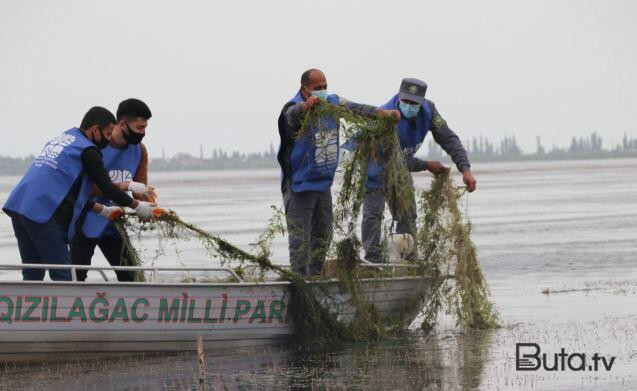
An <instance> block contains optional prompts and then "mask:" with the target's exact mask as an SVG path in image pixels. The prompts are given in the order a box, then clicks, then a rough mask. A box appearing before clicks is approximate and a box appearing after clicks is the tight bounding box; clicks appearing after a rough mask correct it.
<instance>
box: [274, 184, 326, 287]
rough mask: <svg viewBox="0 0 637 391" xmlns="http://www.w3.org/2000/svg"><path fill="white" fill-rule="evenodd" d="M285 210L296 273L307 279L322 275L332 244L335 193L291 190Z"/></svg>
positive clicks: (286, 200)
mask: <svg viewBox="0 0 637 391" xmlns="http://www.w3.org/2000/svg"><path fill="white" fill-rule="evenodd" d="M283 207H284V209H285V220H286V223H287V228H288V242H289V249H290V265H291V266H292V270H293V271H295V272H296V273H299V274H301V275H306V276H308V275H309V276H312V275H317V274H321V272H322V270H323V264H324V263H325V255H326V254H327V250H328V248H329V245H330V241H331V240H332V191H331V190H327V191H324V192H320V191H303V192H299V193H295V192H293V191H291V190H289V189H287V190H286V191H285V192H284V193H283Z"/></svg>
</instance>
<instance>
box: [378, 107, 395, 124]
mask: <svg viewBox="0 0 637 391" xmlns="http://www.w3.org/2000/svg"><path fill="white" fill-rule="evenodd" d="M377 115H378V118H394V119H395V120H396V122H398V121H400V111H399V110H385V109H378V112H377Z"/></svg>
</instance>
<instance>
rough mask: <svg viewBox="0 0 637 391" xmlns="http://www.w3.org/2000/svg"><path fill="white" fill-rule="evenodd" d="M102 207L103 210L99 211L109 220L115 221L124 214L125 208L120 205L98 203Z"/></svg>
mask: <svg viewBox="0 0 637 391" xmlns="http://www.w3.org/2000/svg"><path fill="white" fill-rule="evenodd" d="M96 205H99V206H101V207H102V210H101V211H100V212H99V213H98V214H99V215H100V216H102V217H104V218H106V219H108V221H113V220H115V219H117V218H118V217H119V216H121V215H123V214H124V209H122V208H120V207H119V206H106V205H100V204H96Z"/></svg>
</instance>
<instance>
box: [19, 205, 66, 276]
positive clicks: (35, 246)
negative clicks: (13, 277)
mask: <svg viewBox="0 0 637 391" xmlns="http://www.w3.org/2000/svg"><path fill="white" fill-rule="evenodd" d="M11 223H12V224H13V232H14V233H15V237H16V239H18V250H19V251H20V258H22V263H49V264H59V265H70V264H71V258H70V257H69V248H68V244H67V238H66V236H67V230H66V228H64V227H62V226H60V225H59V224H58V223H57V222H56V221H55V220H54V219H51V220H49V221H47V222H46V223H36V222H35V221H33V220H30V219H27V218H26V217H24V216H22V215H19V214H13V215H12V216H11ZM44 274H45V269H23V270H22V278H23V279H25V280H43V279H44ZM49 277H51V279H52V280H56V281H71V272H70V270H63V269H49Z"/></svg>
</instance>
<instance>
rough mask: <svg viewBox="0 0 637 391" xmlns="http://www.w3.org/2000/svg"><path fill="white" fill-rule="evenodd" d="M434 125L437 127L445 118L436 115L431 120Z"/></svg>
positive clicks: (442, 123)
mask: <svg viewBox="0 0 637 391" xmlns="http://www.w3.org/2000/svg"><path fill="white" fill-rule="evenodd" d="M433 124H434V127H435V128H436V129H438V128H439V127H441V126H442V125H444V124H445V120H444V119H443V118H442V117H441V116H440V114H438V115H436V116H435V117H434V120H433Z"/></svg>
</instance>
